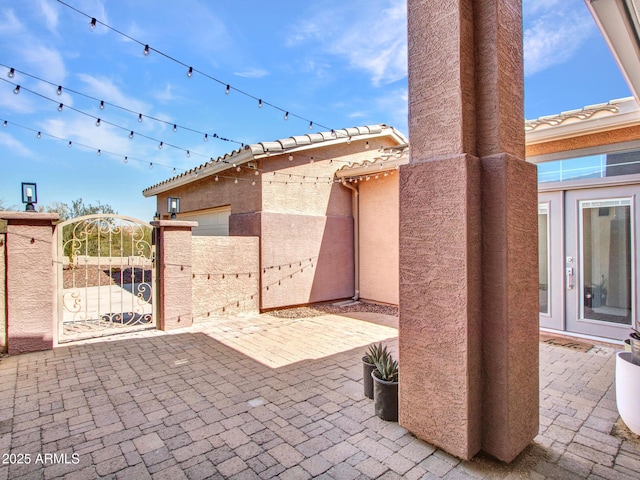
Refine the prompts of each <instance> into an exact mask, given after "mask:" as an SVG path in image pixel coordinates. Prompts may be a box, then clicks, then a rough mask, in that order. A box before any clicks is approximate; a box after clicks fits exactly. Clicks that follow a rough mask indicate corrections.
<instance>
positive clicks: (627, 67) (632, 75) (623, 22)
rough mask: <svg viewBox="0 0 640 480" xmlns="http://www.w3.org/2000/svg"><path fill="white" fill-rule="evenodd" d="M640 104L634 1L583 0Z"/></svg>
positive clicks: (639, 56) (639, 51)
mask: <svg viewBox="0 0 640 480" xmlns="http://www.w3.org/2000/svg"><path fill="white" fill-rule="evenodd" d="M584 1H585V4H586V5H587V8H588V9H589V11H590V12H591V15H592V16H593V18H594V20H595V22H596V24H597V25H598V28H599V29H600V32H601V33H602V36H603V37H604V39H605V41H606V42H607V45H608V46H609V49H610V50H611V53H612V54H613V56H614V58H615V60H616V62H617V63H618V66H619V67H620V70H621V71H622V74H623V76H624V78H625V80H626V81H627V84H628V86H629V88H630V89H631V93H632V94H633V96H634V98H635V100H636V102H638V103H640V95H639V93H640V40H639V38H640V32H639V31H638V18H637V13H636V8H635V5H634V2H633V0H584Z"/></svg>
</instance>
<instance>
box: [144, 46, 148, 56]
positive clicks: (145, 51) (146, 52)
mask: <svg viewBox="0 0 640 480" xmlns="http://www.w3.org/2000/svg"><path fill="white" fill-rule="evenodd" d="M144 54H145V55H149V45H145V46H144Z"/></svg>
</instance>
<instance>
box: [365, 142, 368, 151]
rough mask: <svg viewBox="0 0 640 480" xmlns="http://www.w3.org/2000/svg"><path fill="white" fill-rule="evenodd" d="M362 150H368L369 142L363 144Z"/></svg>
mask: <svg viewBox="0 0 640 480" xmlns="http://www.w3.org/2000/svg"><path fill="white" fill-rule="evenodd" d="M364 148H365V150H368V149H369V141H367V142H365V144H364Z"/></svg>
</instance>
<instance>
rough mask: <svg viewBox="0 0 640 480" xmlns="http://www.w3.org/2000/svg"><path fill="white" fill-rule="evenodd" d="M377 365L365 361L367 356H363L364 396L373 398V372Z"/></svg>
mask: <svg viewBox="0 0 640 480" xmlns="http://www.w3.org/2000/svg"><path fill="white" fill-rule="evenodd" d="M375 368H376V366H375V365H374V364H373V363H369V362H366V361H365V357H362V383H363V384H364V396H365V397H367V398H373V378H371V373H372V372H373V371H374V370H375Z"/></svg>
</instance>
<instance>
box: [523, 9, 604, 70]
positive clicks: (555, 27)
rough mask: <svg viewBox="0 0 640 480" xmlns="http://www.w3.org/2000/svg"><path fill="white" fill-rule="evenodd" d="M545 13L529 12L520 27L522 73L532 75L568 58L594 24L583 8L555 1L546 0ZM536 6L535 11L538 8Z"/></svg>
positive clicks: (593, 32)
mask: <svg viewBox="0 0 640 480" xmlns="http://www.w3.org/2000/svg"><path fill="white" fill-rule="evenodd" d="M542 3H544V4H546V7H547V10H546V11H545V13H543V14H541V15H539V16H535V15H533V16H532V17H533V18H531V19H530V20H529V22H527V25H525V30H524V73H525V76H530V75H534V74H536V73H538V72H541V71H543V70H546V69H547V68H550V67H552V66H554V65H559V64H562V63H565V62H566V61H568V60H570V59H571V58H572V57H573V56H574V55H575V53H576V52H577V51H578V50H579V49H580V47H581V46H582V45H583V44H584V43H585V42H586V41H587V39H588V38H589V37H590V36H591V35H593V34H595V32H596V27H595V24H594V22H593V20H592V19H591V16H590V15H589V13H588V12H587V11H586V9H583V10H579V9H574V8H571V6H570V5H569V6H566V5H563V7H560V6H559V5H558V2H557V1H554V0H546V1H544V2H542ZM541 9H542V7H541V6H539V7H537V8H536V9H535V12H539V11H541Z"/></svg>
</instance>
